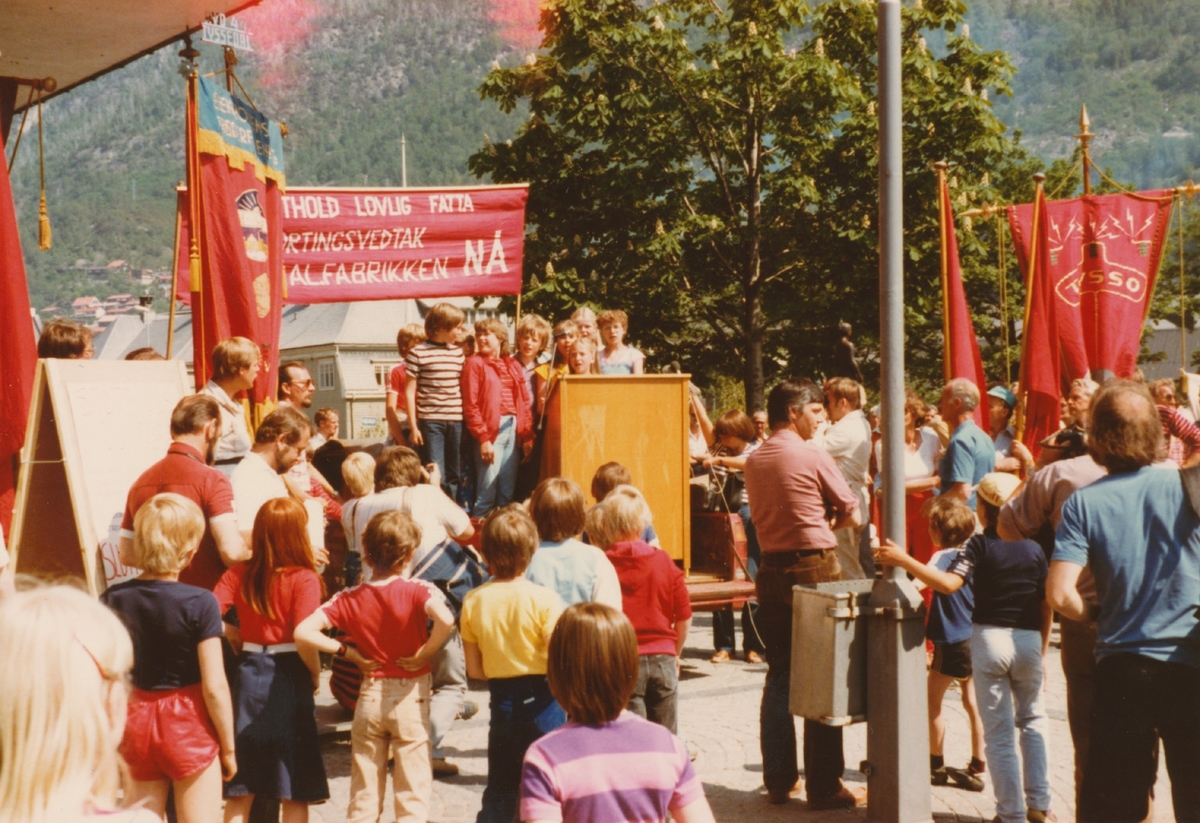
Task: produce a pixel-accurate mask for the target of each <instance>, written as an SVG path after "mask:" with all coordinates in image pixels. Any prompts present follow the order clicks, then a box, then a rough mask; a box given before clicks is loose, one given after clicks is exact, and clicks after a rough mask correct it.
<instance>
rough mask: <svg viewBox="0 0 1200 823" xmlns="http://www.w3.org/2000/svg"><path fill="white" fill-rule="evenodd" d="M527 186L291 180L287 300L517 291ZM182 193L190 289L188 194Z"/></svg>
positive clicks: (183, 256) (183, 267)
mask: <svg viewBox="0 0 1200 823" xmlns="http://www.w3.org/2000/svg"><path fill="white" fill-rule="evenodd" d="M528 195H529V189H528V187H527V186H524V185H519V186H477V187H474V188H442V189H412V188H409V189H332V188H300V187H295V186H293V187H289V188H288V191H287V194H285V195H283V198H282V212H283V271H284V281H285V283H286V289H287V290H286V294H285V297H284V302H285V303H293V304H309V303H335V302H341V301H354V300H394V299H402V298H414V297H454V296H462V295H466V296H482V295H500V294H518V293H519V292H520V291H521V262H522V261H521V258H522V254H523V252H524V241H525V200H526V198H527V197H528ZM179 202H180V204H181V212H180V213H181V215H182V219H181V231H180V242H179V250H180V254H179V256H178V258H177V259H178V260H179V261H180V268H179V270H178V271H177V272H176V277H177V278H178V281H179V283H180V284H181V287H180V289H179V293H180V295H183V294H185V293H186V292H187V288H186V283H187V278H188V272H187V253H186V252H187V248H188V230H189V226H188V220H187V211H186V208H183V206H184V205H185V204H186V202H187V197H186V193H184V192H181V193H180V200H179ZM181 299H182V298H181Z"/></svg>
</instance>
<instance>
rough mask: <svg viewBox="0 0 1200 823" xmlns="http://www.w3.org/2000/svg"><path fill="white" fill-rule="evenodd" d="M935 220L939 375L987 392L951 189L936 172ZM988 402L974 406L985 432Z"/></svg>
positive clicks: (977, 423) (980, 392)
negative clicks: (939, 308) (939, 291)
mask: <svg viewBox="0 0 1200 823" xmlns="http://www.w3.org/2000/svg"><path fill="white" fill-rule="evenodd" d="M938 217H939V222H940V224H941V241H942V242H941V247H942V337H943V343H942V345H943V347H944V350H943V353H942V376H943V377H944V378H945V382H947V383H949V382H950V381H951V380H954V379H955V378H959V377H965V378H966V379H968V380H970V381H971V382H972V383H974V384H975V387H976V388H977V389H979V394H980V395H981V396H982V395H985V394H986V393H987V390H988V387H987V377H986V376H985V375H984V373H983V360H982V359H981V358H980V356H979V340H978V339H977V338H976V336H975V326H974V324H973V323H972V322H971V312H970V311H969V310H968V309H967V294H966V291H965V290H964V289H963V281H962V265H961V264H960V263H959V259H958V235H957V233H956V232H955V230H954V210H953V209H952V208H951V204H950V188H949V186H948V185H947V184H946V175H945V174H944V172H939V173H938ZM985 399H986V398H985ZM986 411H987V403H980V404H979V405H978V406H976V407H975V424H976V425H977V426H979V427H980V428H981V429H983V430H984V431H987V430H988V423H987V419H986V418H985V417H984V414H985V413H986Z"/></svg>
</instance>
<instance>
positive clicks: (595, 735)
mask: <svg viewBox="0 0 1200 823" xmlns="http://www.w3.org/2000/svg"><path fill="white" fill-rule="evenodd" d="M637 673H638V651H637V636H636V635H635V633H634V631H633V624H632V623H630V622H629V618H627V617H626V616H625V615H623V614H622V613H621V612H618V611H617V610H616V609H613V608H611V607H609V606H605V605H602V604H600V603H577V604H576V605H574V606H571V607H570V608H568V609H567V610H566V611H564V612H563V613H562V617H560V618H559V620H558V624H557V626H555V629H554V634H553V635H552V636H551V638H550V649H549V659H548V664H547V677H548V679H549V681H550V691H551V693H553V695H554V698H555V699H556V700H557V701H558V703H559V705H561V706H562V707H563V708H564V709H565V710H566V712H567V717H568V723H567V724H566V725H565V726H563V727H561V728H559V729H556V730H555V731H552V732H550V733H548V734H546V735H545V736H543V737H541V738H540V739H538V740H537V741H535V742H534V743H533V744H532V745H531V746H530V747H529V749H528V750H527V751H526V753H525V765H524V768H523V770H522V772H521V820H523V821H526V823H529V821H563V823H574V821H581V822H582V821H591V820H605V821H610V822H611V823H617V822H618V821H635V820H636V821H651V820H658V821H665V820H666V818H667V814H668V813H669V814H670V815H671V818H672V819H673V820H675V821H677V823H712V820H713V814H712V810H711V809H710V808H709V806H708V801H707V800H706V799H705V797H704V787H703V786H702V785H701V784H700V779H699V778H698V777H697V776H696V772H695V771H694V770H693V769H692V763H691V761H690V760H689V759H688V752H687V747H686V746H685V745H684V743H683V741H682V740H680V739H679V738H678V737H676V736H675V735H673V734H671V733H670V732H669V731H667V730H666V729H665V728H663V727H662V726H660V725H658V724H657V723H651V722H650V721H648V720H644V719H642V718H641V717H638V716H637V715H636V714H633V713H632V712H629V711H625V710H624V708H625V705H626V704H627V703H628V702H629V697H630V695H631V694H632V692H633V686H634V682H635V681H636V680H637Z"/></svg>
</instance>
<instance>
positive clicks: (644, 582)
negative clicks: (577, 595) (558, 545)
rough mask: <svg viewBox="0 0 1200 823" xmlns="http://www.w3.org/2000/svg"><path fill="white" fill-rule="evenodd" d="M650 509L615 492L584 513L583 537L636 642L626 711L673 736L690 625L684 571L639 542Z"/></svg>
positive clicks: (634, 493)
mask: <svg viewBox="0 0 1200 823" xmlns="http://www.w3.org/2000/svg"><path fill="white" fill-rule="evenodd" d="M649 523H650V507H649V506H647V505H646V499H645V498H644V497H642V493H641V492H639V491H638V490H637V489H635V488H634V487H633V486H618V487H617V488H616V489H614V490H613V492H612V493H611V494H610V495H609V496H608V497H607V498H605V500H604V502H603V503H600V504H599V505H597V506H595V507H594V508H593V509H592V510H591V512H589V513H588V518H587V533H588V535H589V536H590V537H591V539H592V540H593V541H595V544H596V545H597V546H599V547H601V548H603V549H604V551H605V554H606V555H607V556H608V559H609V560H610V561H612V564H613V566H614V567H615V568H616V570H617V579H618V580H620V582H621V602H622V608H623V609H624V611H625V615H626V616H627V617H628V618H629V620H630V622H631V623H633V628H634V630H635V631H636V632H637V641H638V679H637V686H636V687H635V688H634V690H633V697H631V698H630V699H629V710H630V711H632V712H635V713H636V714H639V715H641V716H642V717H645V718H646V719H648V720H652V721H654V722H655V723H658V724H660V725H662V726H665V727H666V728H667V729H669V730H670V731H671V733H672V734H675V732H676V722H675V718H676V709H677V707H678V702H679V653H680V652H681V651H682V650H683V644H684V641H685V640H687V633H688V629H689V628H690V627H691V625H692V607H691V604H690V603H689V602H688V594H687V586H685V585H684V582H683V571H681V570H680V569H679V567H678V566H676V565H675V562H674V561H673V560H671V558H670V556H669V555H668V554H667V553H666V552H664V551H662V550H661V549H656V548H655V547H654V546H651V545H650V544H649V543H646V542H643V541H642V539H641V535H642V531H643V530H644V529H645V528H646V526H647V525H648V524H649Z"/></svg>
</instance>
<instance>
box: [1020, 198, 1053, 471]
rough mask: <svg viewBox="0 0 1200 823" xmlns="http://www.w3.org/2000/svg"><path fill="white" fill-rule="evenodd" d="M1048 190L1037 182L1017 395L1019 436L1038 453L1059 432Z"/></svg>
mask: <svg viewBox="0 0 1200 823" xmlns="http://www.w3.org/2000/svg"><path fill="white" fill-rule="evenodd" d="M1049 223H1050V221H1049V220H1048V219H1046V193H1045V192H1044V191H1043V190H1042V187H1041V186H1040V185H1039V186H1038V191H1037V200H1036V202H1035V203H1034V206H1033V215H1032V220H1031V224H1032V232H1031V238H1032V240H1033V244H1032V248H1031V250H1030V255H1029V261H1030V264H1029V268H1028V276H1027V277H1026V280H1025V291H1026V297H1025V323H1024V326H1023V327H1022V332H1021V385H1020V392H1019V393H1020V396H1021V397H1023V398H1024V401H1025V416H1024V418H1023V423H1022V434H1021V440H1022V442H1024V443H1025V445H1026V446H1028V447H1029V449H1030V451H1031V452H1033V454H1034V456H1035V457H1036V456H1037V455H1038V453H1039V452H1040V451H1041V449H1040V447H1039V446H1038V445H1037V444H1038V443H1039V441H1041V440H1042V439H1044V438H1045V437H1047V436H1049V435H1050V434H1052V433H1054V432H1056V431H1058V429H1059V428H1060V418H1061V409H1060V408H1059V398H1060V396H1061V393H1062V350H1061V346H1060V344H1059V335H1058V322H1057V312H1056V311H1055V289H1054V286H1055V282H1054V280H1053V278H1052V276H1051V270H1050V239H1049V231H1048V228H1049Z"/></svg>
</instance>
